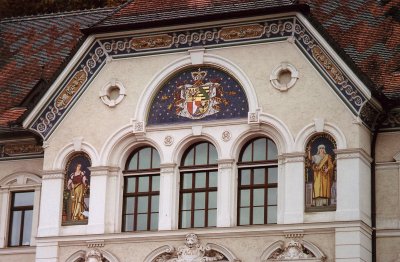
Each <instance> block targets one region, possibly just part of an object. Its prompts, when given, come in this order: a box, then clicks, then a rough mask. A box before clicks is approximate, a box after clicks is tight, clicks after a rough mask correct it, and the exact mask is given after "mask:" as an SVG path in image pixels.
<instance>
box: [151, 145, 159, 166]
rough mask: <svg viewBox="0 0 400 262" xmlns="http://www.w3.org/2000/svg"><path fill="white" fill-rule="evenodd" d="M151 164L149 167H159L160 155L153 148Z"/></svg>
mask: <svg viewBox="0 0 400 262" xmlns="http://www.w3.org/2000/svg"><path fill="white" fill-rule="evenodd" d="M152 151H153V164H152V167H151V168H160V155H159V154H158V152H157V150H155V149H153V150H152Z"/></svg>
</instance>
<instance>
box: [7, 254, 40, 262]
mask: <svg viewBox="0 0 400 262" xmlns="http://www.w3.org/2000/svg"><path fill="white" fill-rule="evenodd" d="M33 261H35V254H34V253H32V254H10V255H4V254H0V262H33Z"/></svg>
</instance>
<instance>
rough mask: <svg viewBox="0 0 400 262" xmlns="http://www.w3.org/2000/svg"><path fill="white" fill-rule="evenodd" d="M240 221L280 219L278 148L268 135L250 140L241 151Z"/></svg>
mask: <svg viewBox="0 0 400 262" xmlns="http://www.w3.org/2000/svg"><path fill="white" fill-rule="evenodd" d="M238 168H239V177H238V214H237V215H238V216H237V224H238V225H256V224H274V223H276V220H277V195H278V192H277V191H278V190H277V189H278V150H277V148H276V145H275V143H274V142H273V141H272V140H271V139H269V138H266V137H261V138H255V139H253V140H251V141H249V142H247V143H246V144H245V145H244V147H243V148H242V151H241V152H240V156H239V162H238Z"/></svg>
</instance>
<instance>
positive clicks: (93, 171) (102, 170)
mask: <svg viewBox="0 0 400 262" xmlns="http://www.w3.org/2000/svg"><path fill="white" fill-rule="evenodd" d="M89 170H90V175H91V176H107V175H108V176H113V175H117V174H118V171H119V170H120V168H119V167H113V166H94V167H89Z"/></svg>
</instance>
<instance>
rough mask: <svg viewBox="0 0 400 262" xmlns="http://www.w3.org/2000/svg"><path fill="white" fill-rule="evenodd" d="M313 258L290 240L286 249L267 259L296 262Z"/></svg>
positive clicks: (307, 251)
mask: <svg viewBox="0 0 400 262" xmlns="http://www.w3.org/2000/svg"><path fill="white" fill-rule="evenodd" d="M313 257H315V256H314V254H312V253H311V252H310V251H309V250H308V249H306V248H305V247H304V246H303V245H302V244H301V243H300V242H298V241H295V240H291V241H290V242H289V244H288V245H287V247H285V248H284V249H278V250H277V251H275V252H274V253H273V254H272V255H271V256H270V257H269V259H275V260H278V261H279V260H296V259H306V258H313Z"/></svg>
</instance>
